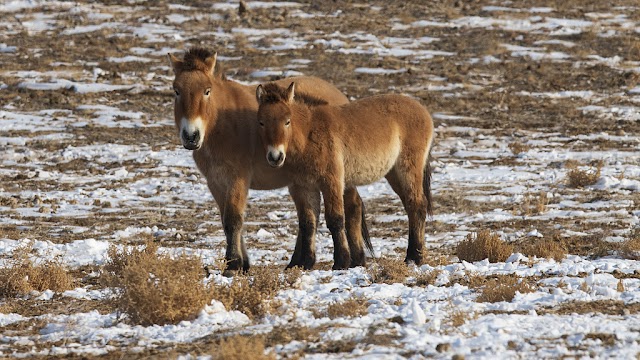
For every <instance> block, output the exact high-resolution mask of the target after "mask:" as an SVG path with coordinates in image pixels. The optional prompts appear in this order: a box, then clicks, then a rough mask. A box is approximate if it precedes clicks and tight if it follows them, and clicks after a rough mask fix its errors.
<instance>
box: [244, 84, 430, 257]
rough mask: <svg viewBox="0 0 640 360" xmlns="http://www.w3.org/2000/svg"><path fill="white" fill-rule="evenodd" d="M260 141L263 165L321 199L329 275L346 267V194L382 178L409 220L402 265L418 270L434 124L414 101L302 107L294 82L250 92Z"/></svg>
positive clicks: (390, 98) (377, 99) (376, 99)
mask: <svg viewBox="0 0 640 360" xmlns="http://www.w3.org/2000/svg"><path fill="white" fill-rule="evenodd" d="M256 98H257V99H258V103H259V104H260V106H259V108H258V123H259V125H260V127H259V133H260V137H261V138H262V143H263V145H264V146H265V148H266V149H265V150H266V151H267V155H266V158H267V162H268V163H269V165H271V166H273V167H277V168H281V170H282V171H284V172H286V174H287V177H288V178H289V179H291V180H292V181H293V182H294V184H295V185H296V186H299V187H301V188H306V189H316V190H320V191H321V192H322V196H323V198H324V204H325V218H326V221H327V227H328V228H329V230H330V231H331V236H332V237H333V245H334V255H333V256H334V265H333V268H334V269H344V268H347V267H349V261H350V255H349V247H348V243H347V238H346V234H345V218H344V211H345V209H344V202H343V193H344V190H345V188H349V187H354V186H358V185H366V184H370V183H372V182H374V181H377V180H379V179H381V178H382V177H386V179H387V180H388V181H389V184H390V185H391V188H392V189H393V190H394V191H395V192H396V194H398V196H400V199H401V200H402V204H403V205H404V208H405V210H406V212H407V215H408V217H409V246H408V248H407V257H406V258H405V261H406V262H409V261H413V262H415V263H416V264H421V263H422V255H423V249H424V232H425V222H426V217H427V213H429V214H432V198H431V167H430V165H429V155H430V152H431V145H432V143H433V121H432V119H431V116H430V115H429V112H428V111H427V109H425V108H424V106H422V105H421V104H420V103H419V102H417V101H415V100H413V99H411V98H409V97H406V96H401V95H379V96H373V97H369V98H365V99H362V100H358V101H354V102H351V103H348V104H344V105H340V106H334V105H329V104H326V105H321V104H318V105H316V106H309V105H308V101H307V102H302V101H299V100H298V96H296V94H295V83H293V82H292V83H291V85H290V86H289V87H288V88H287V89H284V88H281V87H280V86H278V84H276V83H268V84H266V85H264V86H263V85H260V86H258V87H257V88H256Z"/></svg>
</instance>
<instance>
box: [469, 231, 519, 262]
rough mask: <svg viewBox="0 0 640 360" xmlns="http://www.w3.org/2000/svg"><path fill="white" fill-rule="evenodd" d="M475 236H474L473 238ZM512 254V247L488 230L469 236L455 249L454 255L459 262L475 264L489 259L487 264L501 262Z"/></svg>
mask: <svg viewBox="0 0 640 360" xmlns="http://www.w3.org/2000/svg"><path fill="white" fill-rule="evenodd" d="M474 235H475V236H474ZM512 253H513V246H512V245H510V244H507V243H505V242H504V241H502V239H500V236H499V235H498V234H495V233H492V232H491V231H489V230H481V231H479V232H478V233H476V234H469V235H467V238H466V239H465V240H463V241H461V242H460V243H459V244H458V246H457V247H456V255H457V256H458V259H460V261H467V262H475V261H480V260H484V259H489V262H492V263H495V262H502V261H505V260H507V258H508V257H509V256H510V255H511V254H512Z"/></svg>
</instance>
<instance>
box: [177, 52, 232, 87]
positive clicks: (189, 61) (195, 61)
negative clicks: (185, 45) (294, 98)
mask: <svg viewBox="0 0 640 360" xmlns="http://www.w3.org/2000/svg"><path fill="white" fill-rule="evenodd" d="M213 54H214V53H213V52H211V51H210V50H208V49H205V48H201V47H194V48H191V49H189V50H187V52H186V53H185V54H184V59H183V60H182V64H181V65H180V66H181V69H182V71H193V70H200V71H207V64H206V63H205V60H207V59H208V58H209V57H211V56H213ZM214 74H216V75H217V76H220V77H221V78H222V79H223V80H226V77H225V75H224V73H223V72H222V67H221V65H220V62H218V61H216V68H215V70H214Z"/></svg>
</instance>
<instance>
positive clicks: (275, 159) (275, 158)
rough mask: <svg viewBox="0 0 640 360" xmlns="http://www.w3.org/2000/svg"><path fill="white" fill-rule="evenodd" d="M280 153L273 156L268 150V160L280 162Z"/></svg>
mask: <svg viewBox="0 0 640 360" xmlns="http://www.w3.org/2000/svg"><path fill="white" fill-rule="evenodd" d="M282 155H283V154H282V153H281V152H280V153H277V154H276V156H274V154H273V152H269V154H268V157H269V161H271V162H274V163H277V162H280V160H281V159H282Z"/></svg>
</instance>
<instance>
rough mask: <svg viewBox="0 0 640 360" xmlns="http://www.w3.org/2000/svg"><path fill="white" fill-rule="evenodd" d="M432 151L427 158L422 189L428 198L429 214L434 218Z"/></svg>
mask: <svg viewBox="0 0 640 360" xmlns="http://www.w3.org/2000/svg"><path fill="white" fill-rule="evenodd" d="M431 160H432V157H431V149H429V155H428V156H427V163H426V164H425V167H424V175H423V177H422V189H423V190H424V196H425V197H426V198H427V214H429V216H433V197H432V196H431Z"/></svg>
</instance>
